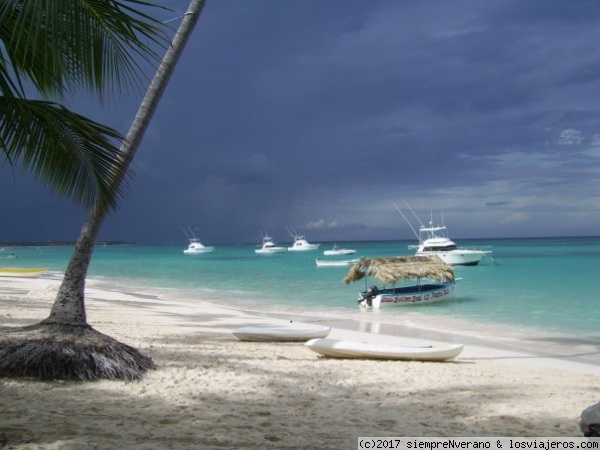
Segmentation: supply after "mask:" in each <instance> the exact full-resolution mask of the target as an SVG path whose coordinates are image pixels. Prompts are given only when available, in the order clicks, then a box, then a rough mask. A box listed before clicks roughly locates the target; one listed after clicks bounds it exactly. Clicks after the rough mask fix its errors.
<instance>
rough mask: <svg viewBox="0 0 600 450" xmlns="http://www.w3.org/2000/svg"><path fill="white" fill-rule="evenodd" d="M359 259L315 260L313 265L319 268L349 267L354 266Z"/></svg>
mask: <svg viewBox="0 0 600 450" xmlns="http://www.w3.org/2000/svg"><path fill="white" fill-rule="evenodd" d="M358 261H360V259H358V258H356V259H315V264H316V265H317V266H319V267H322V266H325V267H327V266H330V267H331V266H333V267H336V266H338V267H339V266H351V265H352V264H356V263H357V262H358Z"/></svg>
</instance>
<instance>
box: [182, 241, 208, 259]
mask: <svg viewBox="0 0 600 450" xmlns="http://www.w3.org/2000/svg"><path fill="white" fill-rule="evenodd" d="M214 249H215V248H214V247H207V246H205V245H202V243H201V242H200V240H199V239H197V238H191V239H190V244H189V245H188V248H186V249H185V250H184V251H183V253H185V254H188V255H189V254H192V255H193V254H197V253H210V252H212V251H213V250H214Z"/></svg>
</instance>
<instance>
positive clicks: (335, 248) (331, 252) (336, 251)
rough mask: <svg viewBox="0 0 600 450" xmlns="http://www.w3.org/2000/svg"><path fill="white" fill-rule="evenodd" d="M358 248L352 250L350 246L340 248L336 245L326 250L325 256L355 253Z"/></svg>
mask: <svg viewBox="0 0 600 450" xmlns="http://www.w3.org/2000/svg"><path fill="white" fill-rule="evenodd" d="M355 253H356V250H352V249H350V248H338V246H337V245H334V246H333V248H332V249H331V250H325V251H324V252H323V254H324V255H325V256H335V255H354V254H355Z"/></svg>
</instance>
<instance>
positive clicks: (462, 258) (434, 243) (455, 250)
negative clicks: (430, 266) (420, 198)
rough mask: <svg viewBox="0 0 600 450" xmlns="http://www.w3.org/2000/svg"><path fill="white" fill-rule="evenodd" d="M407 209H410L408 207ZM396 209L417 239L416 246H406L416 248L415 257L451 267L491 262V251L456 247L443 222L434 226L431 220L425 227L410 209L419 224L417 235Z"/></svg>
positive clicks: (488, 249)
mask: <svg viewBox="0 0 600 450" xmlns="http://www.w3.org/2000/svg"><path fill="white" fill-rule="evenodd" d="M394 206H396V205H394ZM407 206H408V205H407ZM408 208H409V209H410V207H409V206H408ZM396 209H397V210H398V212H399V213H400V214H401V215H402V217H403V218H404V220H406V222H407V223H408V225H409V226H410V228H411V229H412V230H413V233H415V236H416V237H417V238H418V239H419V243H418V244H417V245H409V246H408V248H409V249H414V248H415V247H416V249H417V250H416V252H415V255H417V256H419V255H420V256H427V255H434V256H437V257H438V258H440V259H441V260H442V261H444V262H445V263H446V264H450V265H451V266H476V265H477V264H479V263H480V262H481V260H482V259H484V258H485V259H487V260H488V261H493V260H492V250H491V249H490V248H487V247H486V248H473V247H458V246H457V245H456V243H455V242H454V241H452V240H451V239H450V238H449V237H448V229H447V228H446V226H445V225H444V224H443V220H442V225H435V226H434V225H433V219H432V220H430V221H429V226H425V225H423V223H421V221H420V220H419V218H418V217H417V216H416V214H415V213H414V211H413V210H412V209H410V211H411V212H412V213H413V215H414V216H415V217H416V218H417V220H419V223H420V224H421V226H420V228H419V232H418V233H417V232H416V231H415V229H414V227H413V226H412V224H411V223H410V221H409V220H408V219H407V218H406V216H405V215H404V214H403V213H402V211H401V210H400V209H399V208H398V206H396Z"/></svg>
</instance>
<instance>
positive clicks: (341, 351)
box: [304, 339, 463, 361]
mask: <svg viewBox="0 0 600 450" xmlns="http://www.w3.org/2000/svg"><path fill="white" fill-rule="evenodd" d="M304 345H306V346H307V347H308V348H309V349H311V350H312V351H313V352H315V353H318V354H319V355H323V356H329V357H333V358H355V359H398V360H409V361H445V360H447V359H452V358H455V357H456V356H458V355H459V354H460V352H462V350H463V345H462V344H434V345H431V346H426V347H404V346H399V345H389V344H370V343H366V342H354V341H342V340H337V339H311V340H310V341H308V342H306V343H305V344H304Z"/></svg>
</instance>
